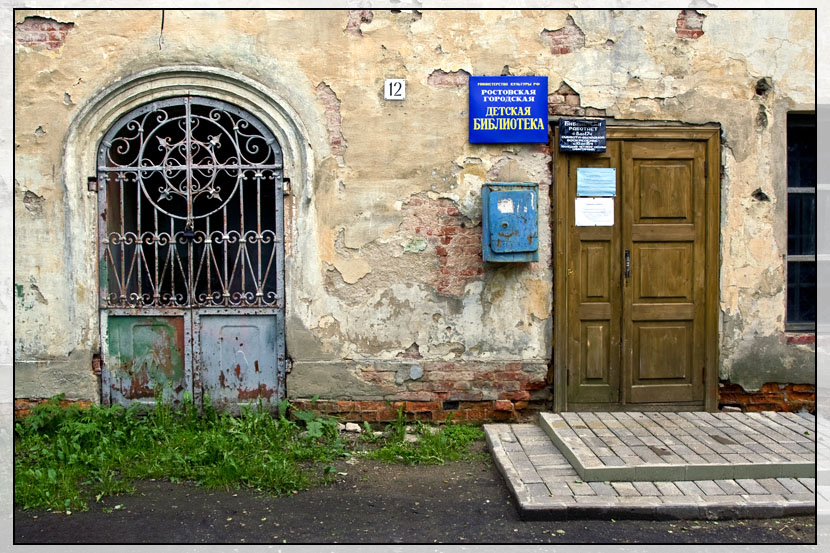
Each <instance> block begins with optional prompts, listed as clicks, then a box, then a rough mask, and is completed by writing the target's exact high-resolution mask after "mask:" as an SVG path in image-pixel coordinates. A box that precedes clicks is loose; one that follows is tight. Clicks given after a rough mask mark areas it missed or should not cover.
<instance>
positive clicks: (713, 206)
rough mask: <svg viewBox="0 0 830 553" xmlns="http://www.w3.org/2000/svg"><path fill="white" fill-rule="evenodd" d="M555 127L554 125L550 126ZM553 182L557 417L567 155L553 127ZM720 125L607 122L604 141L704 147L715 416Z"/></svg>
mask: <svg viewBox="0 0 830 553" xmlns="http://www.w3.org/2000/svg"><path fill="white" fill-rule="evenodd" d="M552 123H553V121H552ZM551 127H553V130H554V132H553V133H552V143H551V149H552V157H553V176H554V179H553V182H554V186H553V188H552V191H551V196H552V198H551V205H553V206H554V209H553V211H554V213H553V217H552V221H553V228H552V229H551V230H552V232H553V239H552V243H553V244H554V245H555V248H556V251H555V252H554V256H553V258H554V267H553V279H554V282H553V318H554V325H553V326H554V335H553V341H554V348H553V409H554V411H556V412H561V411H567V410H568V398H567V392H568V385H567V383H568V380H567V379H568V371H567V359H568V352H567V343H568V336H567V313H568V305H567V299H568V296H567V282H566V277H567V274H566V271H565V269H564V268H565V267H567V266H568V263H567V262H568V258H567V255H568V215H569V213H570V199H569V198H568V171H567V154H561V153H560V152H559V146H558V145H559V129H558V125H554V124H552V125H551ZM720 131H721V128H720V125H703V126H693V127H692V126H678V125H659V124H647V125H642V124H639V125H636V124H635V125H632V124H629V125H625V124H624V123H622V122H620V121H610V120H609V121H608V123H607V128H606V137H607V138H608V139H615V140H626V141H637V140H649V141H653V140H684V141H698V142H704V143H705V145H706V163H705V168H706V177H705V182H706V190H705V197H706V198H705V213H706V216H705V223H704V224H705V228H706V238H705V241H704V242H705V243H704V249H705V252H706V253H705V266H706V268H705V289H706V291H705V294H704V308H703V309H704V317H705V322H704V339H703V342H704V348H705V351H704V371H703V380H704V383H703V386H704V408H705V409H706V410H707V411H715V410H717V407H718V388H717V384H718V363H719V345H720V339H719V338H720V336H719V333H718V301H719V298H720V286H719V283H720V194H721V173H720V165H721V153H720V148H721V144H720ZM625 407H626V406H625V405H624V404H609V406H608V409H615V408H616V409H621V408H622V409H624V408H625ZM637 407H638V408H640V409H644V410H661V409H662V410H673V409H679V410H683V408H684V407H686V406H684V405H683V404H680V405H677V406H674V405H672V404H642V403H640V404H637Z"/></svg>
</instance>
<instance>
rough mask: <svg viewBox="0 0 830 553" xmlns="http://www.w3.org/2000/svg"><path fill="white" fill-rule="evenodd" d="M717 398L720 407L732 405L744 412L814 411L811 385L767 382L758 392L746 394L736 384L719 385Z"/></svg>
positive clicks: (813, 388) (813, 392) (813, 395)
mask: <svg viewBox="0 0 830 553" xmlns="http://www.w3.org/2000/svg"><path fill="white" fill-rule="evenodd" d="M718 396H719V404H720V405H734V406H738V407H740V408H741V409H743V410H744V411H752V412H757V411H800V410H801V409H806V410H807V411H810V412H813V413H814V412H815V410H816V394H815V386H813V385H811V384H787V385H784V384H779V383H776V382H767V383H765V384H764V385H763V386H761V390H760V391H758V392H747V391H745V390H744V389H743V388H742V387H741V386H739V385H737V384H732V383H721V384H720V386H719V390H718Z"/></svg>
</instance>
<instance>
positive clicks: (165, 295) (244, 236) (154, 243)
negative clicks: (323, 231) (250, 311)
mask: <svg viewBox="0 0 830 553" xmlns="http://www.w3.org/2000/svg"><path fill="white" fill-rule="evenodd" d="M98 183H99V190H102V189H103V191H104V193H105V194H106V197H105V200H104V201H102V202H101V204H100V205H101V213H100V224H101V225H102V226H104V229H105V232H101V234H100V236H101V243H100V259H101V271H102V273H105V276H104V279H103V280H102V290H103V291H102V300H103V303H104V306H105V307H113V308H133V307H139V308H183V307H231V308H235V307H277V308H279V307H282V299H283V298H282V291H281V287H280V282H281V275H282V272H283V254H282V247H283V227H282V219H283V213H282V208H283V206H282V199H283V196H282V185H283V183H282V153H281V150H280V147H279V144H278V142H277V140H276V139H275V138H274V136H273V135H272V134H271V133H270V131H268V129H267V128H266V127H265V126H264V125H262V123H260V122H259V121H258V120H257V119H255V118H254V117H253V116H252V115H251V114H249V113H247V112H246V111H243V110H241V109H239V108H236V107H235V106H232V105H230V104H226V103H224V102H221V101H218V100H212V99H206V98H198V97H185V98H172V99H168V100H161V101H157V102H154V103H152V104H149V105H145V106H142V107H140V108H137V109H135V110H133V111H132V112H130V113H129V114H127V115H126V116H125V117H123V118H122V119H121V120H119V121H118V122H117V123H116V124H115V125H114V126H113V128H112V129H111V130H110V131H109V133H107V135H106V136H105V137H104V140H103V141H102V144H101V148H100V150H99V154H98Z"/></svg>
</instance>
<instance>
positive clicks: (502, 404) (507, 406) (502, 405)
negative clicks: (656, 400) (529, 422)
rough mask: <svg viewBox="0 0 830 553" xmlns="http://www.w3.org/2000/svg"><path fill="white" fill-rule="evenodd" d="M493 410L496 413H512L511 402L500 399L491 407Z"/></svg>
mask: <svg viewBox="0 0 830 553" xmlns="http://www.w3.org/2000/svg"><path fill="white" fill-rule="evenodd" d="M493 409H495V410H496V411H512V410H513V402H512V401H509V400H506V399H500V400H498V401H496V403H495V404H494V405H493Z"/></svg>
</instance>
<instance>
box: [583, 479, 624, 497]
mask: <svg viewBox="0 0 830 553" xmlns="http://www.w3.org/2000/svg"><path fill="white" fill-rule="evenodd" d="M588 485H589V486H591V489H593V490H594V492H596V494H597V495H605V496H611V497H616V496H617V492H616V490H614V488H613V487H612V486H611V484H607V483H605V482H588Z"/></svg>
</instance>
